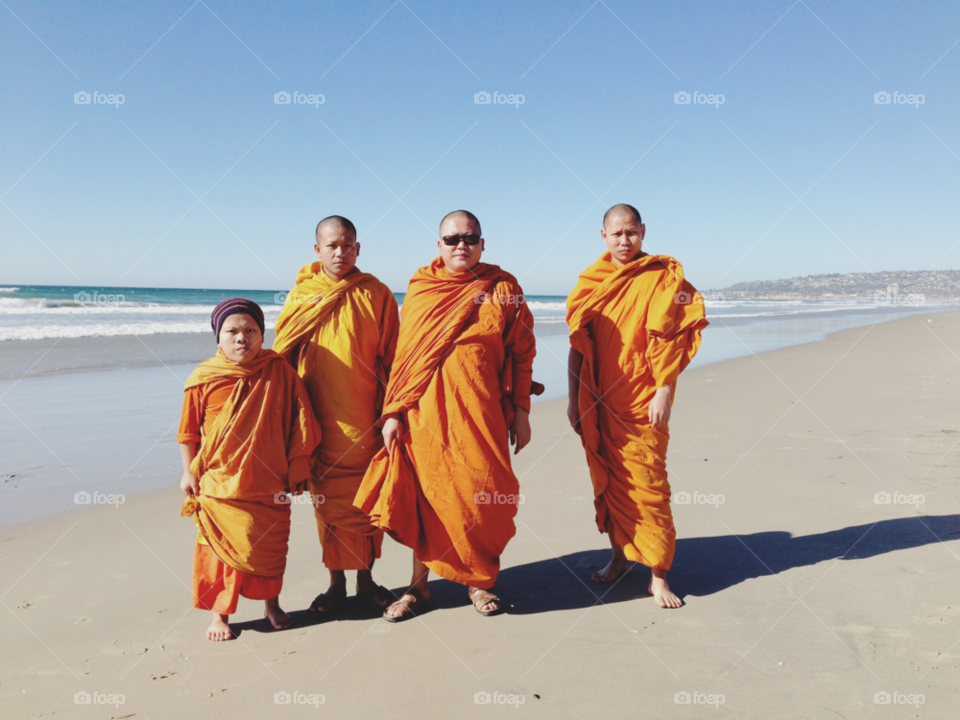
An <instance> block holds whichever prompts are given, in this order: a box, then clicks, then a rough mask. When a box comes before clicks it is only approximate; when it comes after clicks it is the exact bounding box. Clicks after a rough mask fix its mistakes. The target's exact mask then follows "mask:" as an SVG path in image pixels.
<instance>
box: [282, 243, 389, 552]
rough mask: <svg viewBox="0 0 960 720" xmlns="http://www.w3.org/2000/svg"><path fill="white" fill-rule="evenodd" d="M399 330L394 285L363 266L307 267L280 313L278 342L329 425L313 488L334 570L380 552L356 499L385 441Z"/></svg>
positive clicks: (378, 535) (377, 535) (378, 536)
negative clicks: (343, 269) (338, 272)
mask: <svg viewBox="0 0 960 720" xmlns="http://www.w3.org/2000/svg"><path fill="white" fill-rule="evenodd" d="M399 329H400V312H399V309H398V308H397V301H396V299H395V298H394V297H393V293H392V292H390V289H389V288H388V287H387V286H386V285H384V284H383V283H382V282H380V281H379V280H377V279H376V278H375V277H374V276H373V275H368V274H367V273H362V272H360V271H359V270H357V269H354V270H353V271H352V272H351V273H350V274H349V275H347V276H346V277H345V278H344V279H343V280H341V281H340V282H335V281H334V280H331V279H330V278H329V277H328V276H327V274H326V273H325V272H324V271H323V266H322V263H320V262H314V263H311V264H309V265H306V266H305V267H303V268H302V269H301V270H300V272H299V273H298V275H297V284H296V287H294V288H293V290H292V291H291V292H290V294H289V295H288V296H287V301H286V303H285V305H284V308H283V311H282V312H281V313H280V317H279V318H278V319H277V339H276V340H275V341H274V344H273V349H274V350H276V351H277V352H279V353H280V354H281V355H283V356H284V357H286V358H287V359H289V360H290V361H291V363H292V364H293V365H294V366H295V367H296V368H297V372H298V373H299V375H300V377H302V378H303V381H304V384H305V385H306V387H307V392H308V393H309V395H310V400H311V402H312V403H313V410H314V412H315V413H316V416H317V419H318V420H319V421H320V425H321V427H322V428H323V440H322V441H321V443H320V445H318V446H317V449H316V451H315V453H314V457H315V458H316V459H317V461H318V462H317V466H316V469H315V474H314V477H313V478H311V481H310V490H311V492H313V494H314V496H315V498H316V499H317V501H318V502H315V503H314V508H315V509H316V515H317V528H318V530H319V533H320V543H321V545H322V546H323V564H324V565H326V566H327V567H328V568H330V569H331V570H365V569H367V568H369V567H370V566H371V565H372V564H373V561H374V560H375V559H376V558H378V557H380V548H381V546H382V545H383V531H382V530H381V529H380V528H378V527H376V526H374V525H373V524H371V522H370V517H369V516H368V515H367V514H366V513H365V512H363V511H362V510H360V509H359V508H357V507H356V506H355V505H354V504H353V500H354V498H355V497H356V495H357V490H358V489H359V488H360V483H361V481H362V480H363V475H364V473H365V472H366V471H367V467H368V466H369V465H370V461H371V460H372V459H373V456H374V455H375V454H376V452H377V451H378V450H380V448H382V447H383V437H382V436H381V434H380V430H379V428H377V427H376V425H377V421H378V420H379V419H380V412H381V410H382V409H383V398H384V392H385V390H386V384H387V378H388V377H389V374H390V366H391V364H392V363H393V355H394V352H395V351H396V347H397V334H398V332H399ZM319 500H322V501H323V502H319Z"/></svg>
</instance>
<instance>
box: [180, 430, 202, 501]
mask: <svg viewBox="0 0 960 720" xmlns="http://www.w3.org/2000/svg"><path fill="white" fill-rule="evenodd" d="M199 447H200V443H195V442H182V443H180V460H181V462H182V464H183V475H182V476H181V478H180V489H181V490H182V491H183V494H184V495H186V496H187V497H193V496H195V495H197V494H198V493H199V492H200V482H199V481H198V480H197V478H196V477H195V476H194V474H193V473H192V472H191V471H190V465H191V464H192V463H193V459H194V458H195V457H196V456H197V449H198V448H199Z"/></svg>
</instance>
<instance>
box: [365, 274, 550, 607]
mask: <svg viewBox="0 0 960 720" xmlns="http://www.w3.org/2000/svg"><path fill="white" fill-rule="evenodd" d="M522 298H523V291H522V290H521V289H520V286H519V284H518V283H517V280H516V278H514V277H513V276H512V275H510V274H509V273H506V272H504V271H503V270H501V269H500V268H498V267H497V266H496V265H487V264H485V263H479V264H478V265H476V266H475V267H474V268H473V269H472V271H471V272H466V273H458V274H454V273H450V272H448V271H447V270H446V268H445V267H444V265H443V262H442V260H441V259H440V258H437V259H436V260H434V262H433V263H431V264H430V265H429V266H427V267H423V268H420V269H419V270H418V271H417V273H416V274H415V275H414V276H413V279H412V280H411V281H410V286H409V288H408V291H407V295H406V297H405V298H404V301H403V311H402V314H403V316H402V321H401V323H400V339H399V341H398V344H397V356H396V359H395V361H394V364H393V370H392V372H391V375H390V383H389V385H388V386H387V397H386V402H385V403H384V410H383V412H384V416H387V415H396V416H398V417H400V418H401V420H402V421H403V425H404V432H403V435H402V438H401V439H400V441H398V442H396V443H394V444H393V447H392V448H391V452H390V454H389V455H388V454H387V452H386V450H381V451H380V452H378V453H377V455H376V456H375V457H374V459H373V462H372V463H371V465H370V468H369V470H367V474H366V476H365V477H364V479H363V485H362V486H361V487H360V491H359V492H358V493H357V498H356V504H357V506H358V507H361V508H362V509H363V510H364V511H365V512H367V513H369V515H370V517H371V519H372V521H373V523H374V524H375V525H378V526H379V527H381V528H383V529H384V530H386V531H388V532H389V533H390V534H391V536H392V537H393V538H394V539H396V540H397V541H398V542H400V543H402V544H404V545H407V546H408V547H411V548H413V551H414V552H415V553H416V556H417V557H418V558H419V559H420V560H421V561H423V562H424V563H425V564H426V565H427V567H429V568H430V569H431V570H433V572H435V573H436V574H437V575H439V576H441V577H444V578H446V579H448V580H453V581H454V582H458V583H462V584H465V585H473V586H475V587H481V588H490V587H492V586H493V583H494V582H495V580H496V578H497V574H498V573H499V571H500V556H501V554H502V553H503V550H504V548H505V547H506V545H507V542H508V541H509V540H510V538H512V537H513V535H514V534H515V533H516V527H515V526H514V523H513V518H514V516H515V515H516V513H517V503H518V496H519V491H520V487H519V482H518V481H517V478H516V476H515V475H514V474H513V470H512V469H511V467H510V447H509V437H508V432H509V427H510V424H511V423H512V421H513V416H514V408H515V407H522V408H526V409H528V410H529V408H530V385H531V375H532V370H533V358H534V355H535V354H536V344H535V340H534V336H533V316H532V315H531V313H530V310H529V309H528V308H527V306H526V304H524V303H523V302H522Z"/></svg>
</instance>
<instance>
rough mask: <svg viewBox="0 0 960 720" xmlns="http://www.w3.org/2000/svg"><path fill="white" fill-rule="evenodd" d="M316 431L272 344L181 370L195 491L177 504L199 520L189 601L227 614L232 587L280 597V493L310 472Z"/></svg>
mask: <svg viewBox="0 0 960 720" xmlns="http://www.w3.org/2000/svg"><path fill="white" fill-rule="evenodd" d="M319 439H320V428H319V425H318V424H317V421H316V419H315V418H314V416H313V411H312V410H311V408H310V402H309V397H308V396H307V393H306V389H305V388H304V387H303V384H302V383H301V381H300V378H299V377H297V374H296V372H294V370H293V369H292V368H291V367H290V366H289V365H288V364H287V363H286V362H284V361H283V358H281V357H280V356H279V355H277V354H276V353H275V352H273V351H272V350H265V349H262V350H260V352H259V353H258V355H257V357H255V358H253V360H252V361H250V362H249V363H244V364H239V363H235V362H231V361H229V360H227V359H226V357H225V356H224V355H223V352H222V351H218V352H217V356H216V357H215V358H212V359H210V360H206V361H204V362H203V363H201V364H200V365H199V367H197V369H196V370H194V371H193V373H192V374H191V375H190V377H189V378H188V380H187V384H186V397H185V398H184V411H183V414H182V415H181V425H180V433H179V434H178V436H177V440H178V442H184V443H191V442H198V441H199V443H200V448H199V450H198V452H197V455H196V457H195V458H194V460H193V463H192V464H191V466H190V471H191V472H192V473H193V474H194V476H195V477H196V478H197V479H198V480H199V482H200V492H199V494H198V495H197V496H196V497H189V498H187V499H186V500H184V502H183V506H182V507H181V510H180V514H181V515H191V516H193V518H194V521H195V522H196V524H197V527H198V528H199V535H198V544H197V549H196V550H195V552H194V566H193V567H194V577H193V586H194V606H195V607H199V608H203V609H206V610H215V611H216V612H219V613H221V614H223V615H230V614H232V613H233V612H235V611H236V605H237V598H238V597H239V596H240V595H243V596H244V597H248V598H253V599H268V598H272V597H276V596H277V595H279V593H280V589H281V587H282V584H283V572H284V569H285V567H286V557H287V539H288V537H289V534H290V505H289V499H286V498H285V496H284V494H283V493H284V492H285V491H286V490H288V489H289V488H292V487H295V486H296V485H298V484H300V483H302V482H304V481H306V480H307V479H308V478H309V476H310V472H311V465H312V458H311V454H312V452H313V449H314V447H315V446H316V444H317V442H318V441H319ZM285 500H286V501H285Z"/></svg>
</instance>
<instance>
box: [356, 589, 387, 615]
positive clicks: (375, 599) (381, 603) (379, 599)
mask: <svg viewBox="0 0 960 720" xmlns="http://www.w3.org/2000/svg"><path fill="white" fill-rule="evenodd" d="M396 599H397V596H396V595H394V594H393V593H392V592H390V591H389V590H387V588H385V587H384V586H383V585H374V586H373V587H370V588H367V589H366V590H364V591H363V592H360V591H359V590H358V591H357V600H359V601H360V602H362V603H364V604H368V605H373V606H374V607H377V608H380V609H381V610H382V609H384V608H386V607H389V606H390V605H392V604H393V602H394V601H395V600H396Z"/></svg>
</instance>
